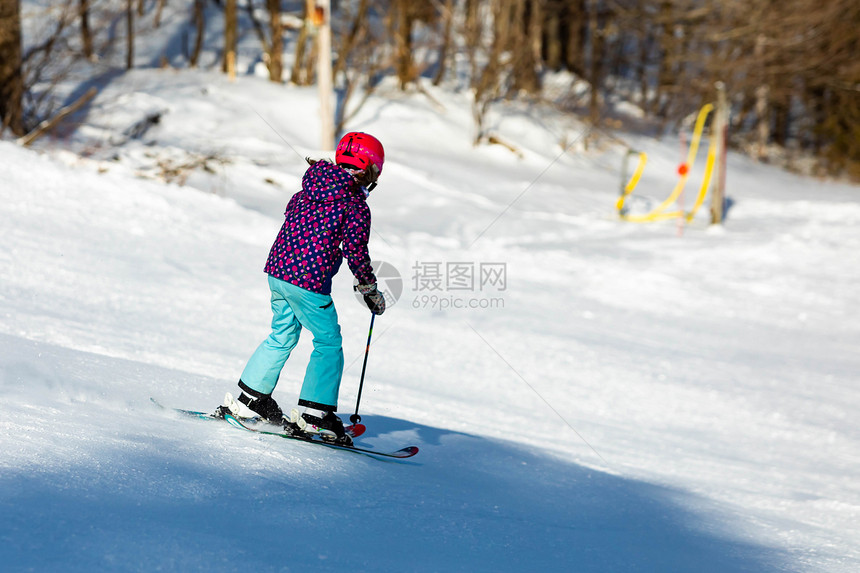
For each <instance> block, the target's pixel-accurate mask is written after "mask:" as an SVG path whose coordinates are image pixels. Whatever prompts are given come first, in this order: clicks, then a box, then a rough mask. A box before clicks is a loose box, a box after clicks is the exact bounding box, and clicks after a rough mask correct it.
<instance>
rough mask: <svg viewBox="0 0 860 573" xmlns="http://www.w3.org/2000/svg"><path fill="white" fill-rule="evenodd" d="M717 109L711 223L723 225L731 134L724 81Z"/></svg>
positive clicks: (712, 135)
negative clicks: (729, 136)
mask: <svg viewBox="0 0 860 573" xmlns="http://www.w3.org/2000/svg"><path fill="white" fill-rule="evenodd" d="M716 88H717V109H716V112H715V113H714V123H713V127H712V128H711V137H712V138H713V145H715V147H714V154H715V157H716V163H715V165H714V174H713V177H712V178H711V224H712V225H721V224H722V222H723V219H724V218H725V214H726V213H725V204H726V152H727V151H728V149H727V148H728V135H729V104H728V102H727V100H726V86H725V84H724V83H723V82H717V83H716Z"/></svg>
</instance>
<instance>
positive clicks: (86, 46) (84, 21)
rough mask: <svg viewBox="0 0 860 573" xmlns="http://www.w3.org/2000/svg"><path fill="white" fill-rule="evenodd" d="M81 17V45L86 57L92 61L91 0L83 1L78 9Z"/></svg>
mask: <svg viewBox="0 0 860 573" xmlns="http://www.w3.org/2000/svg"><path fill="white" fill-rule="evenodd" d="M78 13H79V14H80V17H81V44H82V45H83V50H84V57H85V58H87V59H88V60H91V59H92V57H93V35H92V32H91V31H90V0H81V1H80V4H79V8H78Z"/></svg>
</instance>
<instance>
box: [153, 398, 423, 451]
mask: <svg viewBox="0 0 860 573" xmlns="http://www.w3.org/2000/svg"><path fill="white" fill-rule="evenodd" d="M150 400H152V402H153V403H154V404H155V405H157V406H159V407H160V408H164V406H162V405H161V404H160V403H159V402H158V401H157V400H156V399H155V398H150ZM171 409H172V410H174V411H176V412H178V413H180V414H183V415H185V416H190V417H192V418H199V419H202V420H224V421H226V422H227V423H228V424H230V425H231V426H233V427H234V428H239V429H241V430H246V431H248V432H254V433H256V434H263V435H266V436H277V437H279V438H285V439H288V440H297V441H300V442H305V443H308V444H317V445H319V446H325V447H327V448H331V449H335V450H346V451H350V452H355V453H357V454H363V455H366V456H371V457H379V458H395V459H405V458H411V457H412V456H414V455H415V454H417V453H418V446H407V447H405V448H401V449H399V450H396V451H393V452H378V451H376V450H370V449H367V448H362V447H359V446H356V445H351V446H347V445H345V444H335V443H332V442H327V441H325V440H323V439H322V438H320V437H319V436H316V435H311V434H304V433H302V434H290V433H288V432H285V431H281V432H277V431H271V430H264V429H262V428H260V427H258V426H263V425H265V426H268V427H275V426H271V425H269V424H266V423H265V422H263V421H262V420H260V419H259V418H247V419H246V418H242V419H239V418H236V417H234V416H231V415H230V414H226V415H225V416H224V417H223V418H222V417H221V416H218V415H216V414H212V413H208V412H197V411H195V410H184V409H182V408H171ZM344 429H345V430H346V433H347V434H348V435H349V436H350V437H352V438H357V437H358V436H360V435H362V434H363V433H364V432H365V429H366V428H365V426H364V424H357V423H356V424H353V425H351V426H346V428H344Z"/></svg>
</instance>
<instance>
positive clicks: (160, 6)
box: [155, 0, 167, 28]
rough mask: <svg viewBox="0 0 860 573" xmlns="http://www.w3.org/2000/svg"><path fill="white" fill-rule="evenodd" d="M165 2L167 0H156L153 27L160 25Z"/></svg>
mask: <svg viewBox="0 0 860 573" xmlns="http://www.w3.org/2000/svg"><path fill="white" fill-rule="evenodd" d="M166 4H167V0H158V8H157V9H156V10H155V27H156V28H160V27H161V13H162V12H164V6H165V5H166Z"/></svg>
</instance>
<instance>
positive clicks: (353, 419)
mask: <svg viewBox="0 0 860 573" xmlns="http://www.w3.org/2000/svg"><path fill="white" fill-rule="evenodd" d="M375 318H376V314H374V313H372V312H371V313H370V330H369V331H368V333H367V347H366V348H365V349H364V364H362V365H361V380H360V381H359V383H358V399H357V400H356V401H355V414H353V415H352V416H350V417H349V421H350V422H352V423H353V424H358V423H359V422H361V416H359V415H358V406H359V404H361V390H362V388H364V372H365V371H366V370H367V355H368V354H370V337H371V336H373V319H375Z"/></svg>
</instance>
